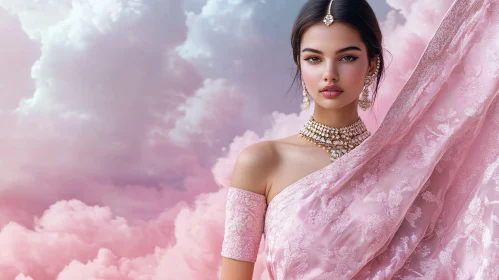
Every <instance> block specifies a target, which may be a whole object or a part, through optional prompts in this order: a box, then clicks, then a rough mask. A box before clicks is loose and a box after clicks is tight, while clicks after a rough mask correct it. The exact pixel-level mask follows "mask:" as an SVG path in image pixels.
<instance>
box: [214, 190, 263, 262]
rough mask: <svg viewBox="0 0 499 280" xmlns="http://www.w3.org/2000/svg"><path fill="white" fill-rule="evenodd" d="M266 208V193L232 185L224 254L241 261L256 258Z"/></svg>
mask: <svg viewBox="0 0 499 280" xmlns="http://www.w3.org/2000/svg"><path fill="white" fill-rule="evenodd" d="M266 208H267V201H266V198H265V196H263V195H260V194H257V193H253V192H249V191H246V190H242V189H237V188H229V192H228V194H227V204H226V217H225V234H224V242H223V244H222V256H224V257H226V258H231V259H235V260H240V261H249V262H255V261H256V257H257V255H258V249H259V246H260V242H261V239H262V233H263V224H264V220H265V211H266Z"/></svg>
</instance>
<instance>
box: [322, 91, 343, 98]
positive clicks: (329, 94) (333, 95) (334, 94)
mask: <svg viewBox="0 0 499 280" xmlns="http://www.w3.org/2000/svg"><path fill="white" fill-rule="evenodd" d="M342 93H343V92H342V91H336V90H333V91H321V94H322V96H324V97H325V98H336V97H338V96H340V95H341V94H342Z"/></svg>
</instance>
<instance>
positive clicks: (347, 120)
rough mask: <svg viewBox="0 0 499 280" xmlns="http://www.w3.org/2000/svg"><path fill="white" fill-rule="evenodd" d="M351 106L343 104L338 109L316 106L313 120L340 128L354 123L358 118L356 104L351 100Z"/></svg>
mask: <svg viewBox="0 0 499 280" xmlns="http://www.w3.org/2000/svg"><path fill="white" fill-rule="evenodd" d="M353 104H354V106H353V108H352V107H351V106H345V107H344V108H341V109H338V110H326V109H324V108H322V107H319V106H316V107H315V109H314V114H313V117H314V120H315V121H316V122H318V123H322V124H324V125H327V126H329V127H334V128H342V127H346V126H349V125H351V124H353V123H355V122H356V121H357V120H358V119H359V114H358V113H357V105H356V104H355V102H353Z"/></svg>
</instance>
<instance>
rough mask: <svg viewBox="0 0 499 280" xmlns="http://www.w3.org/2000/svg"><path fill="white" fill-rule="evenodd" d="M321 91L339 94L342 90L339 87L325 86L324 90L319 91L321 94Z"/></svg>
mask: <svg viewBox="0 0 499 280" xmlns="http://www.w3.org/2000/svg"><path fill="white" fill-rule="evenodd" d="M323 91H330V92H333V91H339V92H343V89H341V88H340V87H337V86H335V85H328V86H325V87H324V88H322V89H321V92H323Z"/></svg>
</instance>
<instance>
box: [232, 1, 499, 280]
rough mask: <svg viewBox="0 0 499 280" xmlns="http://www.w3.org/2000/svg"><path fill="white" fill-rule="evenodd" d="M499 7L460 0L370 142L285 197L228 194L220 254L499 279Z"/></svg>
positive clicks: (283, 268)
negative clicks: (260, 250)
mask: <svg viewBox="0 0 499 280" xmlns="http://www.w3.org/2000/svg"><path fill="white" fill-rule="evenodd" d="M498 205H499V1H497V0H456V2H455V3H454V4H453V6H452V7H451V9H450V10H449V12H448V14H447V15H446V17H445V19H444V20H443V22H442V24H441V26H440V27H439V29H438V31H437V33H436V35H435V36H434V38H433V39H432V40H431V42H430V43H429V45H428V47H427V49H426V50H425V52H424V54H423V56H422V58H421V60H420V62H419V63H418V66H417V67H416V70H415V71H414V73H413V74H412V76H411V78H410V79H409V81H408V82H407V84H406V85H405V87H404V88H403V89H402V91H401V93H400V94H399V96H398V98H397V100H396V101H395V103H394V104H393V106H392V107H391V108H390V110H389V112H388V113H387V115H386V117H385V119H384V120H383V122H382V124H381V126H380V127H379V129H378V130H377V131H376V133H374V134H373V135H372V136H371V137H370V138H369V139H368V140H366V141H365V142H364V143H362V144H361V145H360V146H358V147H357V148H356V149H354V150H353V151H352V152H350V153H349V154H347V155H345V156H343V157H342V158H340V159H339V160H338V161H336V162H334V163H332V164H330V165H329V166H327V167H325V168H323V169H321V170H319V171H316V172H314V173H312V174H310V175H308V176H306V177H304V178H302V179H300V180H299V181H298V182H295V183H294V184H292V185H290V186H289V187H287V188H286V189H285V190H284V191H282V192H281V193H279V194H278V195H277V196H276V197H275V198H274V199H273V200H272V201H271V203H270V204H269V205H266V203H265V199H264V197H263V196H261V195H258V194H254V193H249V192H246V191H242V190H239V189H236V188H230V190H229V196H228V201H227V217H226V219H227V220H226V231H225V237H224V244H223V249H222V256H225V257H228V258H234V259H239V260H246V261H255V259H256V254H257V252H258V245H259V242H260V238H261V236H262V233H263V235H264V237H265V238H264V241H265V256H266V260H265V261H266V264H267V269H268V271H269V274H270V276H271V278H272V279H279V280H281V279H285V280H293V279H315V280H321V279H324V280H325V279H391V278H394V279H463V280H464V279H499V250H498V248H499V217H498V216H499V208H498Z"/></svg>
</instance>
